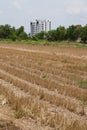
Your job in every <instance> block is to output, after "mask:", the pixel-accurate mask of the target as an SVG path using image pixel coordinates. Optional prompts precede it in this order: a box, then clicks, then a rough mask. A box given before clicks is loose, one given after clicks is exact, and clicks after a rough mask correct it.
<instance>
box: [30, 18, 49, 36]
mask: <svg viewBox="0 0 87 130" xmlns="http://www.w3.org/2000/svg"><path fill="white" fill-rule="evenodd" d="M30 30H31V36H34V35H35V34H37V33H40V32H41V31H45V32H48V31H50V30H51V21H49V20H47V21H46V20H43V21H42V20H36V21H35V22H30Z"/></svg>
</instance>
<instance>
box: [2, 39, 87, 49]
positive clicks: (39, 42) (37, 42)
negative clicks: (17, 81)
mask: <svg viewBox="0 0 87 130" xmlns="http://www.w3.org/2000/svg"><path fill="white" fill-rule="evenodd" d="M0 43H4V44H6V43H8V44H14V43H15V44H29V45H45V46H61V47H62V46H65V47H77V48H80V47H87V44H85V43H77V42H72V41H47V40H31V39H27V40H16V41H12V40H10V39H1V40H0Z"/></svg>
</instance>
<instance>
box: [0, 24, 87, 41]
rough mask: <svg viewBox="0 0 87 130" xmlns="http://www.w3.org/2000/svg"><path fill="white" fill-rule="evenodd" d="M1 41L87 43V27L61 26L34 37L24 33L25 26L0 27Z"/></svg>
mask: <svg viewBox="0 0 87 130" xmlns="http://www.w3.org/2000/svg"><path fill="white" fill-rule="evenodd" d="M0 39H12V40H13V41H15V40H27V39H33V40H39V39H46V40H49V41H63V40H69V41H76V40H78V39H79V40H80V41H81V42H87V25H85V26H80V25H77V26H75V25H71V26H69V27H68V28H65V27H64V26H59V27H58V28H57V29H55V30H50V31H48V32H43V31H42V32H40V33H38V34H36V35H34V36H33V37H31V36H29V34H27V33H26V32H25V31H24V26H21V27H19V28H17V29H16V28H15V27H11V26H10V25H8V24H6V25H0Z"/></svg>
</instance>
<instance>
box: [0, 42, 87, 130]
mask: <svg viewBox="0 0 87 130" xmlns="http://www.w3.org/2000/svg"><path fill="white" fill-rule="evenodd" d="M0 120H6V121H11V122H12V123H13V124H14V125H15V127H18V128H20V129H22V130H87V48H86V47H71V46H70V47H63V46H40V45H37V46H36V45H27V44H25V45H24V44H0ZM0 126H1V125H0Z"/></svg>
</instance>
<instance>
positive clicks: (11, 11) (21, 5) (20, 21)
mask: <svg viewBox="0 0 87 130" xmlns="http://www.w3.org/2000/svg"><path fill="white" fill-rule="evenodd" d="M35 19H41V20H44V19H47V20H51V22H52V29H56V28H57V27H58V26H59V25H62V26H65V27H68V26H69V25H72V24H74V25H76V24H82V25H85V24H87V0H43V1H42V0H0V25H2V24H3V25H4V24H10V25H11V26H15V27H16V28H17V27H20V26H21V25H23V26H24V27H25V30H26V31H27V32H29V31H30V21H35Z"/></svg>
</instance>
